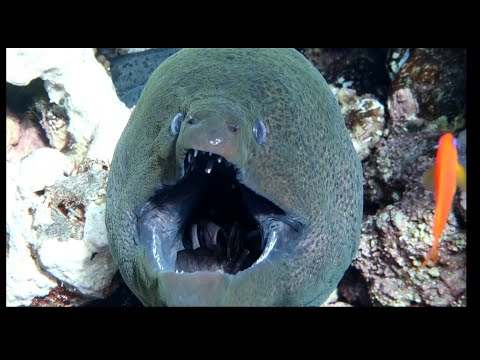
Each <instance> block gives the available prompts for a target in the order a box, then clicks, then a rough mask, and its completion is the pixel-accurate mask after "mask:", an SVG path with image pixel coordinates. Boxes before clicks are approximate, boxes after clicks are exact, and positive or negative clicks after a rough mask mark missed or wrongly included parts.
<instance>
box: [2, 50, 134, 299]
mask: <svg viewBox="0 0 480 360" xmlns="http://www.w3.org/2000/svg"><path fill="white" fill-rule="evenodd" d="M37 78H41V79H42V80H43V82H42V80H38V79H37ZM33 79H37V80H35V83H38V82H39V83H40V85H42V84H43V86H45V88H46V90H47V93H48V97H49V99H48V100H47V102H46V103H45V102H43V101H45V100H44V99H42V100H41V101H37V102H35V101H32V102H30V103H31V104H34V106H35V108H34V109H33V110H34V111H36V112H38V114H37V115H39V116H37V117H38V121H39V122H40V123H41V124H42V125H43V127H44V129H45V130H46V135H47V137H48V139H49V141H50V144H51V145H52V146H53V147H54V148H48V147H43V148H40V149H37V150H35V151H33V152H32V153H31V154H30V155H29V156H27V157H25V158H24V159H23V160H22V161H21V162H20V163H17V162H10V161H7V174H8V175H7V305H8V306H18V305H30V304H31V305H33V306H40V305H48V304H50V305H52V306H57V305H58V306H69V305H72V304H79V303H82V302H85V301H87V300H88V299H91V298H92V297H103V296H104V295H105V294H106V293H108V289H109V287H110V283H111V280H112V277H113V275H114V273H115V272H116V270H117V269H116V266H115V264H114V262H113V259H112V258H111V256H110V252H109V249H108V244H107V239H106V231H105V224H104V212H105V193H106V192H105V188H106V179H107V175H108V169H109V167H110V161H111V157H112V154H113V151H114V147H115V144H116V142H117V140H118V137H119V136H120V134H121V132H122V131H123V128H124V126H125V124H126V122H127V121H128V118H129V115H130V111H129V109H128V108H126V107H125V105H124V104H123V103H122V102H121V101H120V100H119V99H118V97H117V95H116V93H115V89H114V87H113V84H112V81H111V79H110V78H109V76H108V75H107V74H106V72H105V70H104V69H103V67H102V65H101V64H99V63H98V61H97V60H96V59H95V57H94V52H93V50H92V49H7V81H8V82H10V83H12V84H15V85H18V86H20V87H21V86H25V85H27V84H29V83H30V82H31V81H32V80H33ZM16 89H17V88H15V89H13V90H12V91H17V90H16ZM48 101H49V102H48ZM42 110H43V111H42ZM34 113H35V112H32V114H34ZM42 114H43V116H42ZM7 123H10V125H9V126H10V128H11V130H10V135H9V139H10V140H9V142H7V146H8V145H9V144H10V145H11V146H15V143H16V144H17V145H18V144H20V142H19V140H18V139H19V138H20V139H21V136H19V129H18V126H17V127H15V123H14V122H12V121H10V122H9V121H8V120H7ZM37 128H39V127H37ZM65 129H67V131H65ZM7 140H8V139H7ZM70 144H71V146H70ZM45 145H46V144H44V146H45ZM29 152H31V150H30V148H28V151H27V153H29ZM19 157H23V154H22V155H21V156H19ZM63 288H66V289H69V290H68V292H69V293H68V294H67V295H68V296H67V295H66V294H65V293H64V291H63V290H62V289H63Z"/></svg>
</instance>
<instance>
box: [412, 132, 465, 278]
mask: <svg viewBox="0 0 480 360" xmlns="http://www.w3.org/2000/svg"><path fill="white" fill-rule="evenodd" d="M423 179H424V183H425V185H426V187H427V188H428V189H431V190H432V189H433V191H435V215H434V218H433V245H432V248H431V249H430V251H429V252H428V255H427V257H426V259H425V261H424V262H423V263H422V265H421V266H420V269H423V268H424V267H425V266H426V265H427V264H428V263H429V261H430V260H432V262H433V265H436V263H437V261H438V241H439V239H440V236H441V235H442V231H443V229H444V228H445V224H446V223H447V218H448V214H449V213H450V209H451V208H452V202H453V197H454V196H455V191H456V189H457V186H459V187H460V189H461V190H462V191H467V188H466V173H465V169H464V168H463V167H462V165H460V164H459V163H458V157H457V139H455V137H454V136H453V134H452V133H446V134H443V135H442V136H441V137H440V140H439V141H438V149H437V156H436V158H435V166H434V167H433V168H432V169H430V170H428V171H427V172H426V173H425V175H424V178H423Z"/></svg>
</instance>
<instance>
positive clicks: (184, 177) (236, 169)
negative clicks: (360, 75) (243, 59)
mask: <svg viewBox="0 0 480 360" xmlns="http://www.w3.org/2000/svg"><path fill="white" fill-rule="evenodd" d="M170 132H171V135H172V136H173V137H176V151H175V153H176V154H175V157H176V161H177V166H178V174H179V175H178V179H177V181H176V183H175V184H173V185H168V186H161V187H159V190H157V191H156V193H155V195H154V196H152V197H151V198H150V199H149V200H148V201H147V202H146V203H145V204H143V205H142V206H141V207H139V208H138V209H137V211H136V213H137V218H138V223H137V227H138V233H139V237H140V243H141V244H143V246H145V247H146V248H145V256H146V258H147V260H148V261H147V262H145V266H146V267H148V270H145V272H146V273H149V275H148V276H149V277H151V278H154V277H157V279H158V286H159V289H158V290H154V291H153V292H154V293H155V295H154V298H155V299H154V300H152V299H146V298H145V294H152V289H143V290H141V291H140V293H141V294H140V298H141V299H142V300H143V301H144V302H145V303H147V304H152V303H153V304H167V305H224V304H234V303H237V301H238V303H239V304H244V305H245V304H248V303H249V302H246V301H245V299H249V301H250V302H251V304H269V301H271V299H270V298H269V297H266V298H262V295H257V297H256V296H255V294H262V293H264V292H266V293H268V294H269V295H272V294H273V293H275V292H276V291H279V292H281V291H284V290H281V289H277V288H276V287H277V285H278V282H279V281H280V278H281V277H283V276H286V275H287V274H286V273H285V271H284V270H285V267H286V266H287V267H288V265H286V264H287V263H288V262H289V261H290V260H292V256H293V251H294V248H295V246H296V244H298V240H299V239H300V238H301V237H302V235H303V230H304V225H303V224H302V223H301V222H300V221H298V220H296V219H295V217H294V216H292V215H293V214H289V213H287V212H286V211H285V210H284V209H282V208H281V207H279V206H277V205H275V204H274V203H273V202H272V201H270V200H269V199H268V198H266V197H263V196H261V195H259V194H258V193H256V192H255V189H253V187H254V186H252V185H250V186H249V184H248V180H247V178H248V176H247V175H249V174H250V173H255V172H257V173H259V174H257V175H261V172H262V169H255V168H252V166H251V165H250V164H251V159H250V156H251V154H255V153H256V152H255V151H254V149H252V148H255V147H261V146H263V143H264V142H266V141H268V139H267V128H266V126H265V123H264V122H263V120H262V119H261V118H260V117H258V118H257V119H255V120H254V121H253V122H252V121H248V122H247V121H244V120H243V119H241V117H240V116H239V115H238V114H236V113H235V112H234V111H233V109H232V108H230V107H229V106H227V105H216V106H215V107H212V106H211V105H210V106H209V107H208V108H207V109H204V108H202V107H200V108H199V109H197V110H194V111H189V113H188V114H183V113H178V114H176V115H174V116H173V119H172V120H171V124H170ZM250 175H251V174H250ZM274 274H278V276H275V275H274ZM248 279H250V280H248ZM255 279H256V281H253V280H255ZM140 283H143V284H144V283H145V282H144V281H140ZM148 283H151V282H148ZM257 286H264V289H263V291H256V292H254V291H253V289H252V288H253V287H257ZM285 291H286V289H285ZM258 297H260V298H258ZM277 299H279V300H278V301H279V304H281V303H282V300H281V299H282V297H281V296H280V297H277ZM270 304H274V303H270Z"/></svg>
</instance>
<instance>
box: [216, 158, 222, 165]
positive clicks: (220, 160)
mask: <svg viewBox="0 0 480 360" xmlns="http://www.w3.org/2000/svg"><path fill="white" fill-rule="evenodd" d="M217 162H218V163H219V164H220V163H221V162H222V158H221V157H220V156H219V157H218V158H217Z"/></svg>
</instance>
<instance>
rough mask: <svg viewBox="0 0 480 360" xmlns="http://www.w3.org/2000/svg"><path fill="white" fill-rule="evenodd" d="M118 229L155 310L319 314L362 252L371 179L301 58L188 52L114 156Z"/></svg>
mask: <svg viewBox="0 0 480 360" xmlns="http://www.w3.org/2000/svg"><path fill="white" fill-rule="evenodd" d="M107 196H108V199H107V212H106V224H107V229H108V232H109V242H110V248H111V251H112V254H113V256H114V258H115V259H116V260H117V262H118V265H119V268H120V271H121V273H122V276H123V278H124V279H125V281H126V283H127V285H128V286H129V287H130V288H131V289H132V291H133V292H134V293H135V294H136V295H137V296H138V298H139V299H140V300H141V301H142V303H143V304H145V305H150V306H156V305H168V306H175V305H213V306H215V305H227V306H229V305H253V306H285V305H294V306H295V305H318V304H321V303H322V302H323V301H324V300H325V299H326V298H327V297H328V295H329V294H330V293H331V292H332V291H333V289H334V288H335V287H336V286H337V284H338V282H339V280H340V279H341V277H342V275H343V273H344V272H345V270H346V269H347V268H348V266H349V264H350V262H351V260H352V257H353V255H354V253H355V251H356V249H357V247H358V244H359V240H360V230H361V222H362V198H363V188H362V170H361V165H360V161H359V159H358V157H357V154H356V153H355V150H354V148H353V146H352V143H351V140H350V137H349V135H348V133H347V130H346V128H345V124H344V121H343V117H342V115H341V113H340V109H339V107H338V104H337V102H336V100H335V98H334V96H333V95H332V93H331V92H330V90H329V88H328V86H327V84H326V82H325V80H324V79H323V77H322V76H321V75H320V73H319V72H318V71H317V70H316V69H315V68H314V67H313V66H312V65H311V64H310V63H309V62H308V60H306V59H305V58H304V57H303V56H302V55H301V54H300V53H298V52H297V51H296V50H294V49H183V50H181V51H179V52H178V53H176V54H174V55H172V56H171V57H170V58H168V59H167V60H166V61H165V62H163V63H162V64H161V65H160V66H159V67H158V68H157V70H155V72H154V73H153V74H152V76H151V77H150V79H149V81H148V82H147V84H146V86H145V90H144V92H143V94H142V96H141V97H140V100H139V102H138V104H137V107H136V108H135V110H134V112H133V113H132V115H131V118H130V120H129V123H128V124H127V126H126V128H125V130H124V132H123V134H122V136H121V138H120V140H119V142H118V144H117V147H116V149H115V154H114V158H113V161H112V166H111V170H110V175H109V182H108V195H107Z"/></svg>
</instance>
